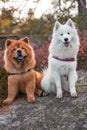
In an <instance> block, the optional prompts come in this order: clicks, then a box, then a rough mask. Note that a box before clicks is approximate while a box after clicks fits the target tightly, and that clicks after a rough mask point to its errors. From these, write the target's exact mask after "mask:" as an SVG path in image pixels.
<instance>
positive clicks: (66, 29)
mask: <svg viewBox="0 0 87 130" xmlns="http://www.w3.org/2000/svg"><path fill="white" fill-rule="evenodd" d="M53 37H55V38H56V41H57V43H59V44H61V46H62V47H68V46H71V47H72V44H76V42H77V41H76V40H77V32H76V29H75V25H74V22H73V21H72V20H71V19H69V20H68V21H67V22H66V24H64V25H62V24H61V23H59V22H58V21H56V22H55V25H54V29H53Z"/></svg>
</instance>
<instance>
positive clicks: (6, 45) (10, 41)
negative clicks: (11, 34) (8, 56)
mask: <svg viewBox="0 0 87 130" xmlns="http://www.w3.org/2000/svg"><path fill="white" fill-rule="evenodd" d="M11 43H12V40H10V39H7V40H6V42H5V48H7V47H8V46H10V45H11Z"/></svg>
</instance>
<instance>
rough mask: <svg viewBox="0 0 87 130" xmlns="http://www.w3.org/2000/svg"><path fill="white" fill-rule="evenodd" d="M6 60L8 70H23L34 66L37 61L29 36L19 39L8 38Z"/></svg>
mask: <svg viewBox="0 0 87 130" xmlns="http://www.w3.org/2000/svg"><path fill="white" fill-rule="evenodd" d="M4 61H5V69H6V70H7V71H8V72H19V71H20V72H21V71H26V70H27V69H31V68H33V67H34V66H35V63H36V61H35V55H34V51H33V49H32V47H31V45H30V43H29V39H28V38H27V37H25V38H22V39H19V40H11V39H7V40H6V43H5V53H4Z"/></svg>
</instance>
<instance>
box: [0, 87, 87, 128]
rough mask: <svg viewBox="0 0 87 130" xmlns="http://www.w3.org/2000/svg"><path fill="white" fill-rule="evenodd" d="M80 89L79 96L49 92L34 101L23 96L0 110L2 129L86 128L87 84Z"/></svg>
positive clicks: (78, 89)
mask: <svg viewBox="0 0 87 130" xmlns="http://www.w3.org/2000/svg"><path fill="white" fill-rule="evenodd" d="M77 91H78V97H77V98H72V97H71V96H70V94H69V93H64V97H63V98H62V99H57V98H56V96H55V95H54V94H50V95H48V96H47V97H36V102H35V103H33V104H30V103H28V102H27V99H26V97H25V96H23V97H20V98H19V99H18V100H16V101H14V103H13V104H12V105H9V106H4V107H3V108H2V109H1V110H0V130H87V86H84V87H78V88H77Z"/></svg>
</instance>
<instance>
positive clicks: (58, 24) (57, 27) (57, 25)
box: [53, 21, 61, 32]
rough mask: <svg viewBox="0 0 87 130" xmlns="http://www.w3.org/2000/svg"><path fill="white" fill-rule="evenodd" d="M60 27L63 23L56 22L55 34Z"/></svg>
mask: <svg viewBox="0 0 87 130" xmlns="http://www.w3.org/2000/svg"><path fill="white" fill-rule="evenodd" d="M60 26H61V23H60V22H58V21H56V22H55V25H54V28H53V32H56V31H57V30H58V29H59V27H60Z"/></svg>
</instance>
